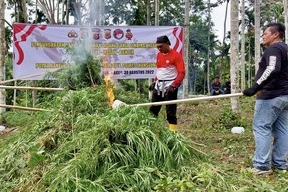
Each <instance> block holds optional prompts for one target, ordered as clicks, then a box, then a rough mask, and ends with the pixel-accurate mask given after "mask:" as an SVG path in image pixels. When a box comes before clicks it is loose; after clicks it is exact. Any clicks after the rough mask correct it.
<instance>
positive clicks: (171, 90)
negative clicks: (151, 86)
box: [167, 85, 177, 93]
mask: <svg viewBox="0 0 288 192" xmlns="http://www.w3.org/2000/svg"><path fill="white" fill-rule="evenodd" d="M175 89H177V87H175V86H174V85H170V86H169V87H168V89H167V92H171V93H173V92H174V91H175Z"/></svg>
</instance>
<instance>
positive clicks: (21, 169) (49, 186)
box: [0, 86, 205, 192]
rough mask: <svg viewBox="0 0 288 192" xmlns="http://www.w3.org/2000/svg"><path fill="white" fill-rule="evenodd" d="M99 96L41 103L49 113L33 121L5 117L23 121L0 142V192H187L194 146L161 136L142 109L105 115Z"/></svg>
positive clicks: (195, 159) (99, 91) (158, 123)
mask: <svg viewBox="0 0 288 192" xmlns="http://www.w3.org/2000/svg"><path fill="white" fill-rule="evenodd" d="M131 94H133V93H131ZM104 95H105V90H104V88H103V87H102V86H98V87H97V88H96V89H91V88H86V89H82V90H79V91H68V92H67V93H66V94H63V95H58V96H56V97H55V99H54V100H50V101H49V103H48V104H47V106H50V109H51V110H52V111H51V112H39V113H37V114H36V117H35V115H34V114H33V115H32V114H31V116H29V115H30V114H29V113H24V112H10V114H8V115H7V121H10V122H12V121H13V118H15V119H17V118H25V119H26V127H25V128H22V129H21V130H20V129H19V130H18V131H17V132H16V133H14V134H13V135H11V136H10V137H9V138H7V139H6V140H5V141H3V142H1V149H0V151H1V152H0V183H1V189H2V190H4V191H99V192H101V191H151V190H155V191H157V190H158V191H161V190H162V189H165V188H168V189H169V188H173V189H178V190H180V189H182V190H184V189H189V188H191V187H192V183H193V182H192V180H191V181H189V179H188V178H189V177H191V178H192V177H195V176H197V171H196V168H194V167H193V166H191V165H197V164H199V163H200V160H201V159H203V158H201V153H200V152H199V151H197V150H196V149H195V146H193V145H191V144H190V143H189V142H188V141H187V140H186V139H185V138H184V137H183V136H182V135H181V134H179V133H175V132H171V131H169V130H168V129H167V125H166V122H165V120H164V119H161V118H160V119H155V118H153V117H152V116H151V115H150V114H149V113H148V110H147V109H145V108H130V107H123V108H119V109H117V110H112V109H111V107H110V106H109V105H108V102H107V99H106V98H105V96H104ZM124 95H125V97H124ZM131 97H133V96H132V95H131ZM118 98H119V99H121V100H122V101H124V102H125V103H129V98H127V93H125V94H121V93H119V95H118ZM125 98H126V99H125ZM136 98H138V102H140V101H143V99H141V98H139V97H137V96H136V94H135V95H134V99H133V101H136V100H137V99H136ZM130 102H131V99H130ZM51 106H53V107H51ZM9 118H10V119H9ZM11 118H12V119H11ZM19 124H22V126H23V124H25V122H22V123H21V122H19ZM197 178H198V177H195V179H194V180H195V182H196V181H197ZM165 182H166V183H167V182H170V183H168V185H167V184H166V185H164V184H163V183H165ZM201 183H203V184H204V183H205V181H201Z"/></svg>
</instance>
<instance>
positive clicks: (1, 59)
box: [0, 0, 7, 113]
mask: <svg viewBox="0 0 288 192" xmlns="http://www.w3.org/2000/svg"><path fill="white" fill-rule="evenodd" d="M0 18H5V1H4V0H0ZM6 49H7V47H6V43H5V22H4V20H3V19H1V20H0V81H4V80H5V55H6V51H7V50H6ZM0 104H3V105H5V104H6V94H5V89H0ZM5 111H6V109H5V108H0V113H3V112H5Z"/></svg>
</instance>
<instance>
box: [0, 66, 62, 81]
mask: <svg viewBox="0 0 288 192" xmlns="http://www.w3.org/2000/svg"><path fill="white" fill-rule="evenodd" d="M61 69H63V68H58V69H56V70H54V71H51V73H53V72H57V71H60V70H61ZM47 73H49V72H47V71H46V72H41V73H35V74H32V75H27V76H22V77H18V78H14V79H9V80H6V81H0V84H5V83H9V82H13V81H16V80H25V79H28V78H31V77H37V76H41V75H45V74H47Z"/></svg>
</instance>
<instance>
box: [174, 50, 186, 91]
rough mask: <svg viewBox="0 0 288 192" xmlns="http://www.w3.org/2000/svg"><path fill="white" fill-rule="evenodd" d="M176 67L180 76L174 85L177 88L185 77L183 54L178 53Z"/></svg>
mask: <svg viewBox="0 0 288 192" xmlns="http://www.w3.org/2000/svg"><path fill="white" fill-rule="evenodd" d="M175 65H176V69H177V72H178V74H177V77H176V79H175V80H174V82H173V83H172V85H173V86H175V87H179V86H180V85H181V83H182V81H183V79H184V77H185V65H184V61H183V58H182V56H181V54H180V53H178V52H177V53H176V58H175Z"/></svg>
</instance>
